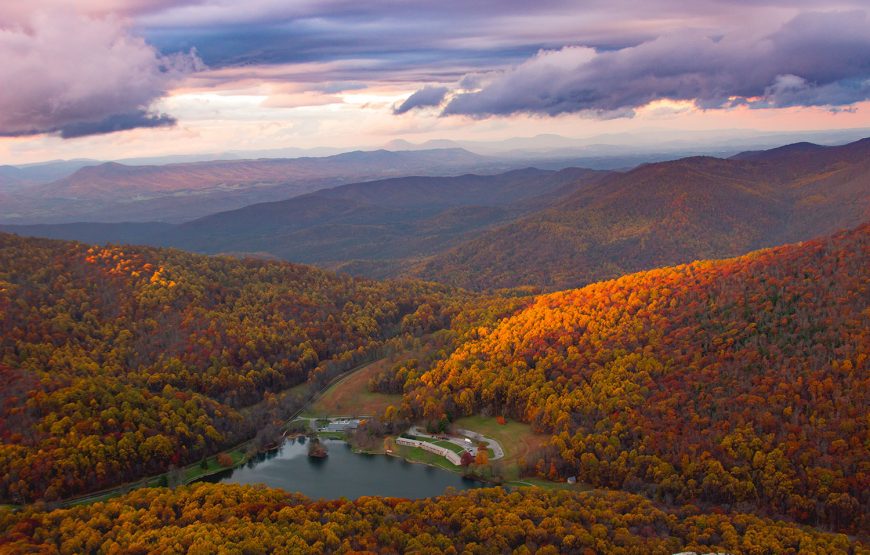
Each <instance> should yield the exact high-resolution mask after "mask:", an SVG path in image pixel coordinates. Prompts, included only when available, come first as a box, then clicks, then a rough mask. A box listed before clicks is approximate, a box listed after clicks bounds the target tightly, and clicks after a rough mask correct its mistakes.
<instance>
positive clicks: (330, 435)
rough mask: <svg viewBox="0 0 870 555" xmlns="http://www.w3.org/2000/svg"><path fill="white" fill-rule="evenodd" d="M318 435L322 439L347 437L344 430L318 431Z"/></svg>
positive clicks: (342, 438)
mask: <svg viewBox="0 0 870 555" xmlns="http://www.w3.org/2000/svg"><path fill="white" fill-rule="evenodd" d="M317 437H319V438H321V439H340V440H345V439H347V434H345V433H344V432H317Z"/></svg>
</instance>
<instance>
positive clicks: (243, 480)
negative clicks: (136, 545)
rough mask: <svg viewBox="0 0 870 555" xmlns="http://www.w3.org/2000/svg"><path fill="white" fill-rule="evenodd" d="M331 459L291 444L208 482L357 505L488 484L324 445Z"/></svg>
mask: <svg viewBox="0 0 870 555" xmlns="http://www.w3.org/2000/svg"><path fill="white" fill-rule="evenodd" d="M322 443H323V444H324V445H325V446H326V447H327V448H328V449H329V456H328V457H326V458H324V459H316V458H311V457H309V456H308V445H307V444H306V440H305V438H300V439H288V440H286V441H285V442H284V444H283V445H282V446H281V447H280V448H278V449H276V450H273V451H269V452H267V453H262V454H260V455H257V456H256V457H254V458H253V459H252V460H250V461H248V462H247V463H246V464H245V465H243V466H241V467H238V468H234V469H230V470H227V471H225V472H221V473H219V474H215V475H212V476H210V477H208V478H205V480H208V481H210V482H222V483H227V484H266V485H267V486H270V487H275V488H281V489H284V490H287V491H294V492H299V493H302V494H304V495H306V496H308V497H311V498H313V499H320V498H323V499H337V498H339V497H347V498H348V499H356V498H357V497H361V496H364V495H378V496H384V497H406V498H409V499H420V498H423V497H434V496H436V495H441V494H442V493H444V490H445V489H447V488H448V487H449V486H452V487H454V488H455V489H457V490H463V489H470V488H476V487H483V486H485V484H481V483H480V482H476V481H474V480H469V479H467V478H463V477H462V476H460V475H458V474H454V473H452V472H448V471H446V470H441V469H438V468H433V467H431V466H427V465H423V464H414V463H409V462H406V461H404V460H402V459H399V458H396V457H389V456H386V455H364V454H360V453H354V452H353V450H352V449H351V447H350V445H349V444H347V443H345V442H344V441H339V440H330V439H327V440H323V441H322Z"/></svg>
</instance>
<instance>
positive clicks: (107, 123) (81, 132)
mask: <svg viewBox="0 0 870 555" xmlns="http://www.w3.org/2000/svg"><path fill="white" fill-rule="evenodd" d="M175 123H176V120H175V118H173V117H172V116H168V115H166V114H149V113H148V112H145V111H144V110H139V111H136V112H131V113H129V114H113V115H111V116H108V117H105V118H103V119H101V120H99V121H84V122H80V123H71V124H69V125H67V126H65V127H62V128H60V129H58V130H57V131H58V132H59V133H60V136H61V137H62V138H64V139H73V138H75V137H85V136H87V135H103V134H106V133H115V132H117V131H126V130H128V129H137V128H140V127H172V126H173V125H175Z"/></svg>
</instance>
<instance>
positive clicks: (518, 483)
mask: <svg viewBox="0 0 870 555" xmlns="http://www.w3.org/2000/svg"><path fill="white" fill-rule="evenodd" d="M506 485H508V486H512V487H529V486H532V487H536V488H544V489H564V490H568V491H590V490H592V489H593V488H592V486H590V485H588V484H580V483H578V484H569V483H567V482H551V481H549V480H542V479H541V478H521V479H519V480H514V481H512V482H508V483H507V484H506Z"/></svg>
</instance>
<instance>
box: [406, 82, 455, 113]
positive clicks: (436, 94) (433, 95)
mask: <svg viewBox="0 0 870 555" xmlns="http://www.w3.org/2000/svg"><path fill="white" fill-rule="evenodd" d="M448 90H449V89H448V88H447V87H432V86H425V87H423V88H422V89H420V90H419V91H417V92H415V93H414V94H412V95H411V96H409V97H408V98H407V100H405V101H404V102H402V104H401V105H400V106H399V107H398V108H396V109H395V110H393V113H394V114H404V113H405V112H407V111H408V110H413V109H414V108H423V107H425V106H438V105H440V104H441V102H442V101H443V100H444V97H445V96H447V92H448Z"/></svg>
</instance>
